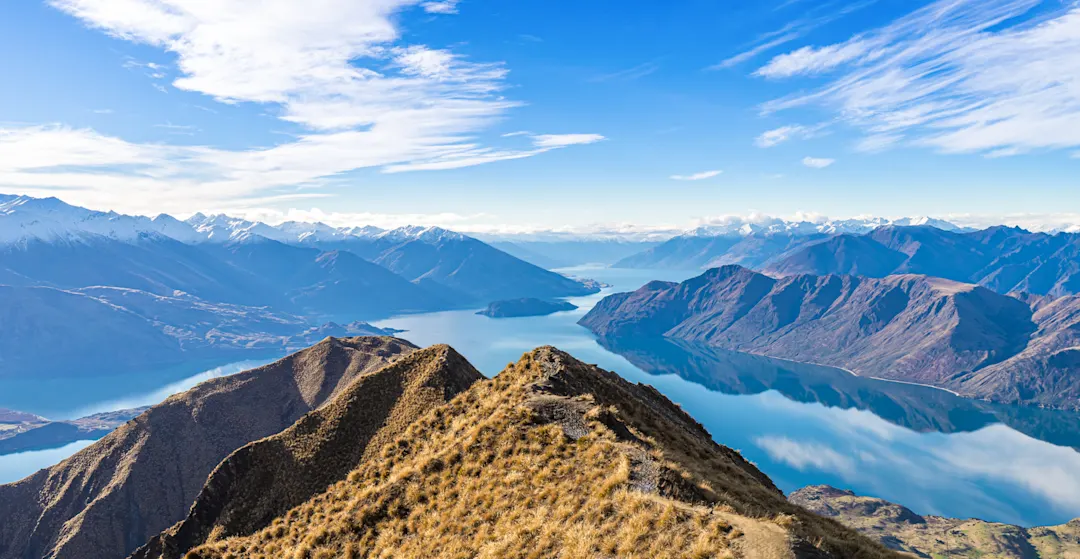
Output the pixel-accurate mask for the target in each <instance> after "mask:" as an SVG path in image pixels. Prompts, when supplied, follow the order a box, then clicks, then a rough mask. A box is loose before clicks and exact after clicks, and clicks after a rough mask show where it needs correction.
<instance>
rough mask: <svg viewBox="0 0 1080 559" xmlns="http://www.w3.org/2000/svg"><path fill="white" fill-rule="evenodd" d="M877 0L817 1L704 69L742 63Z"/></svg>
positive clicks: (783, 6)
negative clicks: (803, 12) (795, 17)
mask: <svg viewBox="0 0 1080 559" xmlns="http://www.w3.org/2000/svg"><path fill="white" fill-rule="evenodd" d="M801 1H802V0H789V1H787V2H784V3H782V4H780V5H779V6H777V7H776V8H775V9H774V10H775V11H779V10H783V9H786V8H789V7H791V6H794V5H797V4H799V3H800V2H801ZM877 1H878V0H862V1H858V2H837V1H827V2H820V3H816V4H815V5H814V6H813V7H812V8H810V9H809V10H807V11H806V13H805V14H804V15H803V16H802V17H801V18H799V19H796V20H794V21H791V22H788V23H787V24H785V25H784V26H783V27H781V28H779V29H775V30H773V31H769V32H768V33H763V34H761V35H759V36H758V37H757V40H755V41H754V42H752V43H750V46H749V48H747V49H746V50H743V51H741V52H739V53H737V54H734V55H732V56H730V57H728V58H725V59H724V60H722V61H720V62H719V63H717V64H714V65H712V66H709V67H708V68H706V69H707V70H722V69H727V68H733V67H735V66H738V65H740V64H742V63H744V62H748V61H750V60H753V59H755V58H757V57H758V56H761V55H763V54H765V53H766V52H769V51H771V50H773V49H775V48H777V47H780V46H783V45H786V44H787V43H790V42H792V41H795V40H798V39H800V38H802V37H803V36H805V35H806V34H807V33H810V32H811V31H813V30H815V29H817V28H819V27H822V26H825V25H828V24H830V23H832V22H834V21H836V20H838V19H840V18H842V17H844V16H846V15H849V14H851V13H854V12H857V11H859V10H862V9H864V8H867V7H869V6H871V5H873V4H875V3H877Z"/></svg>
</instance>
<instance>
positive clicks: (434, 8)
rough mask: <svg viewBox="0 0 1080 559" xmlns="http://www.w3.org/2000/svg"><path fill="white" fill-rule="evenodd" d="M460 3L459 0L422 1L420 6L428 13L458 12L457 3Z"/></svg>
mask: <svg viewBox="0 0 1080 559" xmlns="http://www.w3.org/2000/svg"><path fill="white" fill-rule="evenodd" d="M460 3H461V0H441V1H439V2H424V3H423V4H420V7H422V8H424V11H425V12H427V13H429V14H456V13H458V9H457V5H458V4H460Z"/></svg>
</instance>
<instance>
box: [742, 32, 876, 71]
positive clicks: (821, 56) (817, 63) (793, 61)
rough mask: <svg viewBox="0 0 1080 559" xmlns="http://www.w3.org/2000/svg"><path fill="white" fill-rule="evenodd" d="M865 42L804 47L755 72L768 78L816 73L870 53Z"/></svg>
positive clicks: (774, 59) (775, 59)
mask: <svg viewBox="0 0 1080 559" xmlns="http://www.w3.org/2000/svg"><path fill="white" fill-rule="evenodd" d="M867 49H868V47H867V45H866V44H865V43H861V42H858V41H856V42H853V43H846V44H842V45H829V46H827V47H822V48H814V47H803V48H801V49H799V50H796V51H793V52H789V53H787V54H781V55H780V56H777V57H776V58H773V59H772V60H770V61H769V63H768V64H766V65H765V66H763V67H761V68H759V69H758V71H757V72H755V74H757V75H759V76H763V77H766V78H787V77H791V76H795V75H798V74H816V73H819V72H824V71H827V70H830V69H832V68H835V67H837V66H839V65H841V64H844V63H845V62H850V61H852V60H857V59H859V58H862V57H863V56H866V55H867V54H868V52H869V51H868V50H867Z"/></svg>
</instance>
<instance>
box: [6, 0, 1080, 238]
mask: <svg viewBox="0 0 1080 559" xmlns="http://www.w3.org/2000/svg"><path fill="white" fill-rule="evenodd" d="M252 5H253V3H252V2H248V1H242V0H219V1H217V2H203V1H197V0H55V1H53V2H38V1H31V0H27V1H24V2H8V3H5V4H4V6H3V7H2V8H0V48H2V49H3V51H2V52H3V53H4V56H2V57H0V75H3V76H4V80H3V83H4V85H3V86H2V87H0V190H2V191H6V192H23V193H29V194H34V195H50V194H51V195H56V196H58V197H60V198H62V199H65V200H67V201H69V202H72V203H78V204H82V205H87V206H90V207H94V208H99V209H116V210H118V211H124V212H131V213H157V212H171V213H177V214H186V213H191V212H194V211H197V210H202V211H206V210H210V211H215V210H227V211H230V212H232V213H240V214H245V215H247V216H251V217H259V218H263V219H267V220H270V221H274V220H281V219H285V218H288V217H293V218H301V219H312V218H319V219H323V220H325V221H328V222H331V223H335V224H346V223H349V224H355V223H368V222H370V223H376V224H380V225H396V224H402V223H406V222H423V223H433V224H440V225H446V226H450V227H455V228H458V229H463V230H519V229H534V228H541V229H542V228H565V227H570V228H576V229H580V230H589V229H590V228H595V227H598V226H606V225H608V224H623V225H624V226H625V225H630V226H633V227H635V228H649V227H684V226H691V225H694V224H696V223H698V222H701V221H707V220H709V219H710V218H713V217H715V216H721V215H730V214H747V213H749V212H761V213H767V214H771V215H778V216H792V215H795V214H797V213H809V214H815V215H827V216H831V217H850V216H855V215H864V214H874V215H878V216H901V215H935V216H952V217H954V219H959V220H968V221H971V222H973V223H975V222H979V223H991V222H1011V223H1018V224H1022V225H1026V226H1029V227H1040V226H1060V225H1062V224H1077V223H1080V188H1078V186H1080V185H1078V181H1077V179H1076V177H1077V176H1080V175H1078V170H1080V159H1078V158H1077V154H1078V153H1080V54H1077V53H1080V8H1077V6H1076V5H1074V4H1073V3H1071V2H1063V1H1060V0H1045V1H1039V0H938V1H937V2H925V1H924V2H915V1H911V0H877V1H873V0H863V1H861V2H858V1H856V2H852V1H846V2H845V1H828V0H825V1H821V0H771V1H766V2H740V3H732V2H719V1H712V2H710V1H704V0H690V1H680V2H663V3H660V2H638V1H623V2H606V1H597V2H574V3H559V2H555V3H553V2H549V1H539V0H521V1H514V2H497V1H494V0H460V1H457V2H454V1H450V0H447V1H426V2H425V1H414V0H372V1H356V0H308V1H305V2H296V1H294V0H265V1H263V2H260V3H259V6H260V9H259V10H257V11H253V9H252V7H251V6H252Z"/></svg>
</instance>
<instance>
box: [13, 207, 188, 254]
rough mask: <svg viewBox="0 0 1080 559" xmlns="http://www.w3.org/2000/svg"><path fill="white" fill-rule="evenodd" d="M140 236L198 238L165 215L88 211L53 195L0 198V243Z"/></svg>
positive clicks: (186, 241) (120, 239)
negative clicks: (149, 215) (148, 215)
mask: <svg viewBox="0 0 1080 559" xmlns="http://www.w3.org/2000/svg"><path fill="white" fill-rule="evenodd" d="M144 235H163V236H166V237H171V238H173V239H176V240H178V241H181V242H185V243H190V242H195V241H196V240H197V239H198V235H197V233H196V232H195V231H194V230H193V229H192V228H191V227H190V226H188V225H187V224H185V223H184V222H182V221H179V220H177V219H175V218H173V217H172V216H169V215H164V214H162V215H159V216H157V217H154V218H150V217H144V216H130V215H123V214H118V213H115V212H99V211H94V210H88V209H86V208H80V207H78V206H72V205H70V204H66V203H64V202H62V201H60V200H58V199H56V198H31V197H29V196H3V197H0V244H18V243H25V242H27V241H31V240H39V241H46V242H55V241H64V242H79V241H85V240H87V239H91V238H93V237H94V236H101V237H107V238H110V239H114V240H119V241H133V240H136V239H138V238H139V237H140V236H144Z"/></svg>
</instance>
